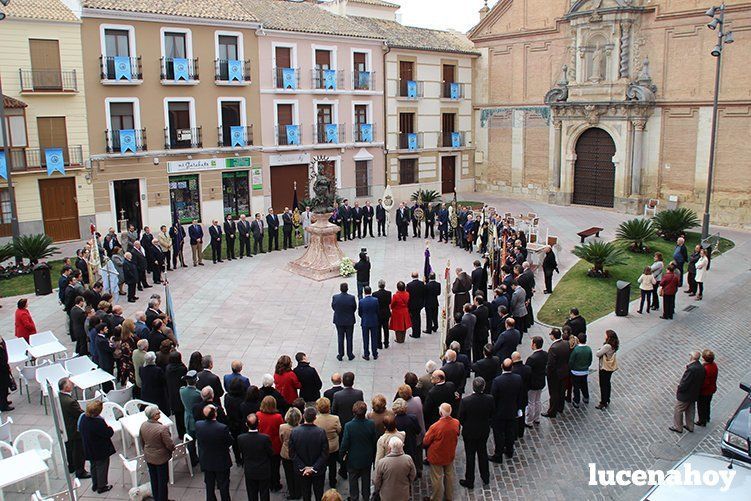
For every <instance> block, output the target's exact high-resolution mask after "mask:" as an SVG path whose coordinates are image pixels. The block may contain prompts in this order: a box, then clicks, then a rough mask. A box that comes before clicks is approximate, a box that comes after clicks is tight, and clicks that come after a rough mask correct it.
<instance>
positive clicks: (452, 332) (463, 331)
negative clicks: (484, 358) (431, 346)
mask: <svg viewBox="0 0 751 501" xmlns="http://www.w3.org/2000/svg"><path fill="white" fill-rule="evenodd" d="M467 337H468V336H467V327H466V326H465V325H464V324H462V315H457V316H455V317H454V325H453V326H451V328H450V329H449V331H448V334H446V346H445V349H447V350H448V349H449V346H451V343H452V342H453V341H456V342H458V343H459V352H460V353H464V354H466V353H470V354H471V353H472V349H471V348H469V349H465V347H464V345H465V343H466V342H467Z"/></svg>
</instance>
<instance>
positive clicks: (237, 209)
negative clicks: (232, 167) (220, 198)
mask: <svg viewBox="0 0 751 501" xmlns="http://www.w3.org/2000/svg"><path fill="white" fill-rule="evenodd" d="M248 186H249V177H248V171H246V170H244V171H236V172H223V173H222V192H223V193H224V216H225V217H227V215H228V214H231V215H232V217H233V218H235V219H237V218H239V217H240V215H241V214H245V215H246V216H249V215H250V191H249V188H248Z"/></svg>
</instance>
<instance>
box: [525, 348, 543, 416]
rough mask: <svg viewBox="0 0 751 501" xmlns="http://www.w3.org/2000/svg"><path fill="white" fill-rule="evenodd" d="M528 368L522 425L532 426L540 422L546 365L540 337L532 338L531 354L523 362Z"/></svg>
mask: <svg viewBox="0 0 751 501" xmlns="http://www.w3.org/2000/svg"><path fill="white" fill-rule="evenodd" d="M525 365H527V366H528V367H529V368H530V369H531V373H530V378H529V386H528V388H527V409H526V410H525V416H524V419H525V422H524V426H526V427H527V428H532V423H534V424H539V423H540V413H541V412H542V404H541V403H540V399H541V397H542V390H543V389H544V388H545V373H546V371H547V365H548V352H547V351H545V350H543V349H542V338H541V337H540V336H535V337H533V338H532V354H531V355H530V356H529V357H527V361H526V363H525Z"/></svg>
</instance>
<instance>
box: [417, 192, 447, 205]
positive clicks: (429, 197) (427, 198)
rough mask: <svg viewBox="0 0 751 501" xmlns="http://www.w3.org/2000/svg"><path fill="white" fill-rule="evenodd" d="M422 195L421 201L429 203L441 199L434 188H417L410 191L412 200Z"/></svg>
mask: <svg viewBox="0 0 751 501" xmlns="http://www.w3.org/2000/svg"><path fill="white" fill-rule="evenodd" d="M421 195H422V203H424V204H430V203H433V202H440V201H441V194H440V193H438V192H437V191H435V190H417V191H416V192H414V193H412V197H411V198H412V200H417V199H418V198H420V196H421Z"/></svg>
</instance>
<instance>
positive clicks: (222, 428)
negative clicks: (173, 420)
mask: <svg viewBox="0 0 751 501" xmlns="http://www.w3.org/2000/svg"><path fill="white" fill-rule="evenodd" d="M203 415H204V417H205V418H206V419H203V420H201V421H198V422H196V441H197V442H198V459H199V460H200V462H201V470H203V481H204V483H205V484H206V499H207V500H208V501H214V500H216V496H215V494H214V488H215V487H216V488H218V489H219V495H220V496H221V498H222V501H230V495H229V471H230V468H232V459H231V458H230V455H229V447H230V446H231V445H232V435H231V434H230V431H229V428H228V427H227V425H224V424H222V423H219V422H218V421H217V420H216V416H217V411H216V407H214V406H213V405H207V406H206V407H204V409H203ZM246 457H247V456H246Z"/></svg>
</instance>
